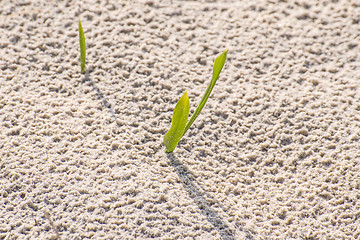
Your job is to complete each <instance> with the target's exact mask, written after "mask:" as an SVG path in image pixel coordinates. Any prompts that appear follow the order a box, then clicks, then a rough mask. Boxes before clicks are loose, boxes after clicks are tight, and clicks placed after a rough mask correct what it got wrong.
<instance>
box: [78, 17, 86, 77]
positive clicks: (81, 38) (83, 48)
mask: <svg viewBox="0 0 360 240" xmlns="http://www.w3.org/2000/svg"><path fill="white" fill-rule="evenodd" d="M79 41H80V66H81V73H85V63H86V44H85V35H84V30H83V28H82V25H81V21H80V18H79Z"/></svg>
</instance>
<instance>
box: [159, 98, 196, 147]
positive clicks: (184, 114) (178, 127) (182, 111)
mask: <svg viewBox="0 0 360 240" xmlns="http://www.w3.org/2000/svg"><path fill="white" fill-rule="evenodd" d="M189 109H190V102H189V96H188V94H187V92H186V91H185V92H184V94H183V95H182V97H181V98H180V99H179V101H178V102H177V104H176V106H175V109H174V112H173V117H172V121H171V127H170V129H169V131H168V132H167V133H166V134H165V136H164V145H165V147H166V152H172V151H174V149H175V148H176V146H177V145H178V143H179V141H180V139H181V137H182V136H183V133H184V129H185V126H186V121H187V119H188V116H189Z"/></svg>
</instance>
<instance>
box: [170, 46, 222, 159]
mask: <svg viewBox="0 0 360 240" xmlns="http://www.w3.org/2000/svg"><path fill="white" fill-rule="evenodd" d="M227 52H228V50H227V49H225V51H224V52H223V53H222V54H220V55H219V56H218V57H217V58H216V59H215V61H214V66H213V76H212V79H211V82H210V83H209V85H208V87H207V89H206V91H205V93H204V96H203V97H202V98H201V100H200V102H199V104H198V106H197V108H196V110H195V112H194V113H193V115H192V116H191V118H190V120H189V121H187V118H188V115H189V105H190V103H189V96H188V94H187V92H186V91H185V92H184V94H183V95H182V97H181V98H180V100H179V101H178V102H177V104H176V106H175V109H174V113H173V117H172V122H171V127H170V129H169V131H168V132H167V133H166V134H165V136H164V145H165V148H166V152H172V151H174V149H175V148H176V146H177V145H178V143H179V141H180V140H181V138H182V137H183V136H184V135H185V133H186V132H187V130H188V129H189V128H190V127H191V125H192V124H193V123H194V121H195V119H196V118H197V116H198V115H199V114H200V112H201V110H202V109H203V107H204V106H205V104H206V102H207V100H208V98H209V96H210V94H211V91H212V90H213V88H214V86H215V83H216V81H217V80H218V78H219V75H220V72H221V70H222V68H223V66H224V64H225V60H226V56H227Z"/></svg>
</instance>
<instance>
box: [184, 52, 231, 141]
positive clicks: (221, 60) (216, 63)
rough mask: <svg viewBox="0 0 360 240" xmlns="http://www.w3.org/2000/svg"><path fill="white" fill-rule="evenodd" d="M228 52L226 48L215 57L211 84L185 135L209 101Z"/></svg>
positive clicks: (188, 123) (187, 125)
mask: <svg viewBox="0 0 360 240" xmlns="http://www.w3.org/2000/svg"><path fill="white" fill-rule="evenodd" d="M227 52H228V50H227V49H225V51H224V52H223V53H222V54H220V55H219V56H218V57H217V58H216V59H215V61H214V66H213V76H212V79H211V82H210V83H209V85H208V87H207V89H206V91H205V94H204V96H203V97H202V98H201V100H200V103H199V105H198V106H197V108H196V110H195V112H194V113H193V115H192V116H191V118H190V120H189V121H188V122H187V124H186V127H185V130H184V133H183V135H184V134H185V133H186V131H187V130H188V129H189V128H190V126H191V125H192V124H193V123H194V121H195V119H196V118H197V116H198V115H199V114H200V112H201V110H202V109H203V107H204V106H205V103H206V102H207V100H208V98H209V96H210V93H211V91H212V90H213V88H214V86H215V83H216V81H217V80H218V78H219V75H220V72H221V70H222V68H223V66H224V64H225V60H226V55H227Z"/></svg>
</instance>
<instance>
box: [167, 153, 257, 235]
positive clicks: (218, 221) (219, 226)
mask: <svg viewBox="0 0 360 240" xmlns="http://www.w3.org/2000/svg"><path fill="white" fill-rule="evenodd" d="M167 158H168V160H169V162H170V164H171V166H173V167H174V168H175V170H176V172H177V174H178V176H179V178H180V180H181V182H182V183H183V185H184V187H185V189H186V190H187V191H188V193H189V196H190V197H191V198H192V199H193V201H194V202H195V203H196V205H197V206H198V208H199V209H200V210H201V213H202V214H203V215H204V216H206V218H207V220H208V221H209V223H211V224H212V225H213V226H214V228H215V229H216V230H217V231H218V232H219V234H220V236H221V238H222V239H224V240H235V239H237V237H236V235H235V233H236V229H233V227H232V226H230V224H229V223H228V222H227V221H226V220H225V219H224V218H223V217H222V216H221V215H220V214H219V213H218V212H217V211H216V210H215V209H214V207H213V205H215V207H217V208H220V209H221V210H222V212H224V213H225V214H226V212H225V210H224V208H223V207H222V205H221V204H220V203H219V202H218V201H217V200H216V199H214V198H213V197H211V196H210V194H209V193H207V192H206V191H205V190H204V189H203V188H202V187H201V186H200V185H199V184H198V183H197V182H196V180H195V177H194V175H193V174H192V173H191V172H190V170H189V169H188V168H187V167H186V166H184V165H183V164H182V163H181V162H180V161H179V160H178V159H177V158H176V157H175V156H174V155H173V153H168V154H167ZM207 199H211V201H208V200H207ZM237 228H238V229H239V230H240V231H242V232H243V233H244V234H245V239H249V240H250V239H254V237H253V234H252V233H251V231H250V230H248V229H245V228H243V227H241V226H238V227H237Z"/></svg>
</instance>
